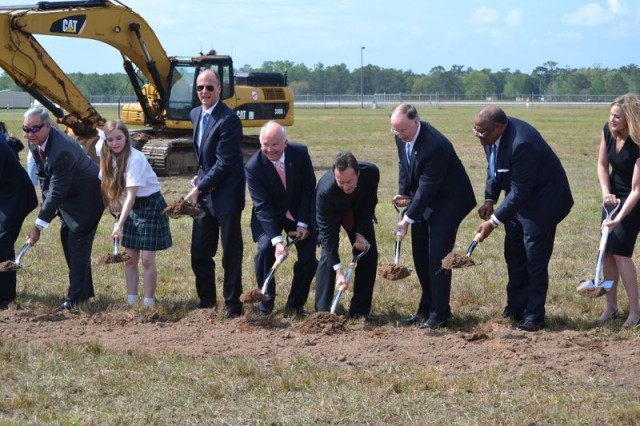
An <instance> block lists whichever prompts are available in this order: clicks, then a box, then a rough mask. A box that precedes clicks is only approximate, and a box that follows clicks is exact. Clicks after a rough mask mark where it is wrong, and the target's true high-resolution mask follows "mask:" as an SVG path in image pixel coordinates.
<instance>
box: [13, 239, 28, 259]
mask: <svg viewBox="0 0 640 426" xmlns="http://www.w3.org/2000/svg"><path fill="white" fill-rule="evenodd" d="M30 246H31V240H29V239H28V240H27V242H26V243H24V244H23V245H22V247H21V248H20V251H19V252H18V255H17V256H16V260H14V261H13V263H15V264H16V265H20V260H22V256H23V255H24V254H25V253H26V252H27V250H28V249H29V247H30Z"/></svg>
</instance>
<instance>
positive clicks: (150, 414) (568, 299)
mask: <svg viewBox="0 0 640 426" xmlns="http://www.w3.org/2000/svg"><path fill="white" fill-rule="evenodd" d="M478 108H479V107H475V106H468V107H466V106H446V107H440V108H436V107H425V108H421V109H420V110H419V111H420V114H421V118H422V119H423V120H427V121H429V122H431V124H433V125H434V126H435V127H436V128H437V129H438V130H440V131H441V132H442V133H444V134H445V135H446V136H447V137H448V138H449V139H450V140H451V141H452V142H453V144H454V145H455V148H456V150H457V152H458V155H459V156H460V157H461V159H462V161H463V163H464V165H465V167H466V168H467V171H468V173H469V175H470V177H471V180H472V183H473V186H474V189H475V192H476V197H477V199H478V201H479V202H481V201H482V199H483V188H484V176H485V173H486V159H485V157H484V154H483V151H482V149H481V147H480V144H479V142H478V141H477V139H476V138H475V137H473V134H472V132H471V126H472V120H473V116H474V114H475V112H476V111H477V109H478ZM505 110H506V112H507V114H509V115H513V116H516V117H518V118H521V119H524V120H526V121H528V122H530V123H531V124H533V125H534V126H535V127H536V128H537V129H538V130H539V131H540V132H541V133H542V135H543V136H544V137H545V138H546V139H547V141H548V142H549V143H550V144H551V145H552V147H553V148H554V150H555V151H556V152H557V153H558V155H559V157H560V158H561V160H562V162H563V164H564V166H565V168H566V170H567V173H568V175H569V179H570V182H571V187H572V191H573V196H574V199H575V204H574V207H573V210H572V212H571V214H570V215H569V216H568V217H567V218H566V219H565V220H564V221H563V222H562V223H561V225H560V226H559V228H558V232H557V238H556V245H555V252H554V256H553V258H552V261H551V264H550V280H551V284H550V289H549V294H548V298H547V323H548V329H549V330H552V331H553V330H554V329H559V328H562V327H570V328H572V329H578V330H586V329H590V328H592V327H593V321H594V319H596V318H597V317H598V316H599V314H600V311H601V309H602V306H603V300H601V299H600V300H597V301H594V300H591V299H582V298H579V297H577V296H576V291H575V286H576V284H577V283H578V282H579V281H580V280H582V279H587V278H592V276H593V273H594V268H595V260H596V252H597V246H598V241H599V238H600V235H599V229H598V227H599V217H600V199H601V194H600V189H599V185H598V182H597V176H596V168H595V166H596V156H597V149H598V143H599V140H600V133H601V129H602V126H603V124H604V122H605V121H606V120H607V118H608V106H606V105H601V106H588V107H573V108H571V107H558V108H544V107H538V106H535V107H533V108H530V109H526V108H524V107H522V106H518V105H507V106H505ZM101 112H102V113H103V114H104V115H105V116H106V117H107V118H114V114H115V112H114V111H112V110H109V109H103V110H102V111H101ZM0 120H3V121H5V122H7V124H8V127H9V129H10V130H13V131H17V130H18V129H20V126H21V123H22V111H6V112H2V113H0ZM389 127H390V126H389V120H388V110H384V109H377V110H358V109H349V110H344V109H336V110H321V109H319V110H297V111H296V123H295V125H294V126H293V127H292V128H290V129H289V130H288V132H289V134H288V136H289V140H292V141H297V142H302V143H305V144H307V145H308V147H309V150H310V153H311V157H312V160H313V162H314V166H315V168H316V173H317V176H318V177H319V176H321V175H322V174H323V173H324V172H325V171H326V170H327V169H328V168H329V167H330V165H331V163H332V160H333V157H334V156H335V154H336V153H337V152H338V151H340V150H350V151H352V152H353V153H354V154H355V156H356V157H357V158H358V159H359V160H365V161H371V162H374V163H376V164H377V165H378V167H379V168H380V171H381V182H380V188H379V194H378V195H379V200H380V203H379V205H378V208H377V217H378V220H379V224H378V226H377V228H376V231H377V239H378V247H379V251H380V262H379V263H380V264H383V263H389V262H392V261H393V254H394V240H393V235H392V229H393V225H394V224H395V222H396V219H397V213H396V211H395V209H394V208H393V206H392V205H391V203H390V200H391V198H392V197H393V195H394V194H395V193H396V191H397V177H398V171H397V158H396V151H395V145H394V143H393V138H392V134H391V133H390V131H389ZM21 158H22V160H23V161H24V160H25V159H26V153H25V152H23V153H22V154H21ZM189 178H190V177H189V176H179V177H171V178H163V179H162V182H163V192H164V194H165V198H166V199H167V201H168V202H170V201H172V200H175V199H177V198H179V197H180V196H183V195H186V193H187V192H188V191H189ZM247 205H248V206H247V208H246V209H245V211H244V213H243V223H244V225H245V226H244V231H243V232H244V242H245V249H244V251H245V256H244V260H243V277H244V285H245V288H248V287H249V286H252V285H254V280H253V276H254V274H253V255H254V253H255V246H254V244H253V242H252V241H251V234H250V231H249V227H248V223H249V217H250V198H249V197H248V195H247ZM34 218H35V212H34V213H32V215H31V216H30V217H29V218H27V220H26V221H25V225H24V229H23V231H24V232H23V233H24V234H26V232H27V230H28V228H29V227H30V226H31V224H32V223H33V220H34ZM479 223H480V219H479V218H478V216H477V213H476V211H475V210H474V211H473V212H471V213H470V214H469V216H468V217H467V218H466V219H465V221H464V222H463V224H462V225H461V228H460V230H459V233H458V241H457V244H456V250H458V251H460V252H463V251H464V250H466V248H467V246H468V244H469V243H470V242H471V238H472V237H473V233H474V230H475V228H476V227H477V225H478V224H479ZM112 224H113V220H112V219H111V217H110V216H108V215H107V214H105V216H104V217H103V220H102V222H101V223H100V227H99V229H98V233H97V236H96V240H95V243H94V248H93V252H94V258H95V257H96V255H98V254H101V253H107V252H109V251H110V250H111V239H110V237H109V235H110V232H111V228H112ZM58 226H59V221H57V220H56V221H55V222H54V224H53V229H51V230H46V231H44V232H43V236H42V238H41V240H40V242H39V243H38V245H37V246H36V247H35V248H33V249H31V250H30V251H29V252H28V253H27V255H26V259H25V261H26V263H27V264H28V265H29V267H28V268H26V269H25V270H24V271H21V272H20V277H19V281H18V300H17V305H18V307H19V308H21V309H32V310H43V311H44V310H50V309H52V308H53V307H55V306H57V303H58V302H59V300H60V298H61V297H62V296H63V295H65V292H66V289H67V276H66V265H65V264H64V259H63V257H62V252H61V248H60V245H59V241H58V234H57V229H58ZM171 229H172V234H173V239H174V246H173V247H172V248H171V249H169V250H167V251H166V252H162V253H159V254H158V268H159V271H158V277H159V278H158V291H157V300H158V307H157V309H158V310H159V311H161V312H162V314H163V315H165V316H166V317H169V318H173V319H174V320H179V319H180V318H181V317H183V316H184V315H185V314H186V313H187V312H189V311H190V310H192V309H193V308H195V305H196V303H197V299H196V295H195V288H194V285H193V276H192V273H191V268H190V261H189V242H190V229H191V222H190V221H189V220H186V219H180V220H172V222H171ZM502 241H503V233H502V232H501V231H498V232H494V233H493V234H492V235H491V237H490V238H489V239H488V240H487V241H485V242H483V243H482V244H480V246H479V247H478V248H477V249H476V251H475V252H474V258H476V260H477V261H480V262H481V263H482V265H480V266H477V267H473V268H468V269H466V270H463V271H460V272H455V273H454V277H453V290H452V309H453V312H454V318H453V321H452V327H451V331H449V332H450V333H455V332H456V331H460V330H467V329H469V328H471V327H472V324H477V323H479V322H482V321H486V320H488V319H491V318H496V317H499V316H500V313H501V312H502V309H503V307H504V303H505V292H504V286H505V283H506V268H505V265H504V261H503V257H502ZM19 243H22V240H19ZM347 245H348V243H347V242H346V240H345V241H343V244H342V249H343V250H342V252H343V256H344V258H345V259H346V258H348V257H349V255H348V254H347ZM409 247H410V244H409V242H407V243H406V244H403V252H402V260H403V263H407V264H411V263H412V261H411V254H410V250H409ZM216 262H217V263H218V264H220V253H219V254H218V256H217V257H216ZM289 268H290V264H288V263H285V264H284V265H283V266H282V268H281V271H282V272H280V271H279V274H280V273H282V274H283V275H286V274H289V273H290V269H289ZM217 272H218V282H221V278H222V271H221V268H218V271H217ZM94 280H95V282H96V293H97V297H96V298H95V300H94V301H93V302H92V303H91V304H90V306H88V307H87V308H86V309H87V310H88V311H89V312H90V313H92V312H101V311H105V310H113V309H122V310H124V309H126V307H125V306H123V301H124V300H125V298H126V291H125V286H124V276H123V274H114V273H108V272H106V271H105V269H100V268H95V269H94ZM218 290H219V293H221V292H220V290H221V289H220V288H218ZM218 298H219V300H222V296H221V294H219V296H218ZM418 298H419V284H418V282H417V279H416V277H415V274H413V275H412V276H410V277H409V278H407V279H406V280H403V281H402V282H398V283H397V284H391V285H390V284H389V283H388V282H384V280H378V283H377V284H376V290H375V293H374V301H373V311H372V314H373V315H375V316H378V317H380V318H384V319H385V320H387V321H389V322H393V321H397V320H398V319H399V318H401V317H404V316H407V315H409V314H412V313H413V312H414V311H415V308H416V304H417V300H418ZM282 299H283V298H280V300H278V302H277V305H276V308H277V309H278V308H282V303H283V300H282ZM620 306H621V307H622V308H623V310H625V311H626V295H625V293H624V291H622V292H620ZM312 308H313V289H312V293H311V296H310V298H309V301H308V303H307V309H308V310H310V311H311V310H312ZM0 327H3V325H2V324H0ZM602 333H603V334H604V335H606V336H608V337H609V338H610V339H611V340H620V339H628V338H632V337H634V336H635V334H634V333H636V334H637V331H618V330H615V329H607V330H603V331H602ZM170 349H171V348H167V353H166V354H159V355H157V356H155V357H154V356H148V355H146V356H142V355H136V354H122V353H117V352H109V351H104V350H103V349H102V348H101V347H100V346H99V345H96V346H84V347H78V348H74V347H64V346H55V345H54V346H46V347H41V346H38V345H33V346H31V345H27V344H18V343H17V342H15V341H13V340H11V339H6V340H0V367H1V369H0V371H1V372H0V395H3V394H4V395H7V396H5V397H4V398H2V397H0V424H10V423H22V424H39V423H54V424H104V423H126V424H129V423H135V424H164V423H181V424H182V423H184V424H189V423H209V422H210V423H216V424H307V423H311V422H314V421H315V422H318V423H336V424H384V423H389V424H452V423H453V424H456V423H464V424H521V423H528V424H539V423H570V424H590V423H593V420H594V419H595V420H596V421H595V423H623V424H633V423H636V422H637V421H638V419H640V411H639V410H638V405H637V397H638V396H640V395H639V394H638V392H637V390H634V392H633V393H631V394H629V393H627V391H625V390H623V389H620V390H617V391H616V393H615V395H616V397H617V399H616V400H615V401H614V402H612V405H609V406H608V407H607V408H603V406H602V400H601V399H600V398H601V395H600V394H599V390H598V388H597V386H596V385H595V384H594V383H593V382H591V381H589V380H588V379H586V380H584V381H580V382H566V381H564V380H561V379H558V380H557V381H551V382H549V381H547V380H545V379H544V378H542V377H541V376H540V375H538V374H536V372H529V373H527V374H525V375H523V376H522V377H520V378H519V379H520V381H519V382H518V384H517V385H516V384H515V382H514V381H513V378H512V377H511V373H510V372H509V371H508V370H504V371H503V370H491V371H485V372H480V373H463V372H460V373H459V374H457V375H455V376H454V377H450V376H446V375H443V374H442V373H440V372H439V371H438V370H437V369H435V368H434V369H426V370H425V369H418V370H416V369H411V368H409V367H405V366H402V367H395V366H393V365H388V366H384V367H380V368H378V369H376V370H373V371H360V370H358V369H357V368H350V369H346V370H340V371H337V370H334V369H332V368H329V367H327V366H323V365H316V364H314V363H312V362H311V361H310V360H308V359H305V358H301V359H299V360H298V362H296V363H294V364H292V365H288V364H287V365H277V366H276V367H275V372H274V371H273V370H272V371H271V373H270V374H267V373H265V372H264V371H262V370H261V369H260V366H259V365H258V364H256V363H255V362H254V361H252V360H251V359H241V358H234V359H222V360H220V359H206V360H202V359H191V358H188V357H182V356H175V355H172V354H171V350H170ZM445 352H446V348H443V354H444V353H445ZM612 362H613V361H612ZM615 362H619V361H618V360H617V361H615ZM620 362H621V361H620ZM132 368H134V369H135V371H134V370H132ZM96 370H98V371H100V372H101V373H100V374H98V375H96ZM629 374H637V372H635V371H630V372H629ZM274 375H276V376H277V380H275V379H274ZM296 377H304V380H302V381H297V379H295V378H296ZM425 382H428V383H429V385H428V386H426V387H425V384H424V383H425ZM60 384H63V385H62V386H61V385H60ZM71 384H74V385H73V386H76V387H82V388H89V389H92V391H90V392H83V393H74V392H73V389H72V388H73V386H71ZM69 386H71V388H70V387H69ZM194 387H198V389H195V388H194ZM327 388H331V389H335V394H333V395H334V397H335V398H338V399H340V404H339V407H340V408H336V407H333V408H330V404H328V403H327V402H326V401H325V399H324V396H325V395H326V389H327ZM383 390H384V391H383ZM532 394H535V395H536V398H540V399H541V401H540V400H539V401H537V402H536V403H535V404H533V405H531V404H529V403H528V401H527V399H526V398H528V396H529V395H532ZM335 395H339V396H335ZM576 395H578V396H579V397H578V400H579V403H577V404H576V403H575V401H569V400H568V399H571V398H575V397H576ZM612 399H613V397H607V400H608V401H611V400H612ZM238 401H242V402H243V403H244V404H249V405H253V406H255V405H260V406H264V410H262V411H259V414H257V415H256V417H251V418H247V417H244V415H243V413H242V412H238V408H237V406H238V405H239V402H238ZM325 403H327V406H326V407H325V406H324V405H323V404H325ZM269 404H273V407H268V406H269ZM43 406H44V407H45V408H43ZM229 406H235V410H230V411H228V412H227V414H226V415H227V417H220V415H221V412H222V411H224V410H223V408H221V407H227V408H228V407H229ZM540 406H542V407H548V408H549V410H550V412H544V413H543V412H541V411H540V408H539V407H540ZM594 406H595V407H598V408H602V411H600V412H599V414H598V415H597V416H595V417H593V416H590V415H588V414H587V413H588V412H589V410H592V409H593V408H594ZM536 407H537V408H536ZM551 407H554V408H553V409H551ZM576 411H577V412H576ZM184 412H190V413H192V414H191V416H188V415H184ZM229 413H232V414H229ZM480 413H483V414H482V415H480Z"/></svg>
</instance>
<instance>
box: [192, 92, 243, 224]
mask: <svg viewBox="0 0 640 426" xmlns="http://www.w3.org/2000/svg"><path fill="white" fill-rule="evenodd" d="M201 114H202V106H199V107H197V108H194V109H193V110H191V122H192V123H193V129H194V131H193V136H194V140H193V144H194V148H195V152H196V155H197V157H198V164H199V167H198V189H199V190H200V192H202V194H201V197H200V200H201V203H203V204H204V207H205V208H206V209H207V210H208V211H209V213H210V214H211V215H212V216H216V217H217V216H224V215H228V214H233V213H238V212H241V211H242V209H243V208H244V203H245V198H244V192H245V175H244V163H243V157H242V124H241V123H240V119H239V118H238V116H237V115H236V114H235V113H234V112H233V111H232V110H231V109H230V108H229V107H228V106H227V105H225V104H224V103H223V102H222V101H218V103H217V104H216V105H215V107H214V108H213V111H212V112H211V118H209V121H207V126H206V128H205V130H204V132H203V135H202V142H201V146H200V148H198V146H197V140H198V139H197V138H198V127H199V124H200V116H201Z"/></svg>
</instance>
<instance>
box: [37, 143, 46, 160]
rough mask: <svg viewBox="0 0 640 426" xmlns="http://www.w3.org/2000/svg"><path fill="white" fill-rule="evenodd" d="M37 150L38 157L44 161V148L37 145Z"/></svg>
mask: <svg viewBox="0 0 640 426" xmlns="http://www.w3.org/2000/svg"><path fill="white" fill-rule="evenodd" d="M38 151H39V152H40V158H42V161H44V160H45V158H46V155H45V153H44V149H42V147H41V146H39V147H38Z"/></svg>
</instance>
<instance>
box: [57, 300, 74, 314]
mask: <svg viewBox="0 0 640 426" xmlns="http://www.w3.org/2000/svg"><path fill="white" fill-rule="evenodd" d="M76 305H77V303H75V302H74V301H73V300H71V299H65V300H63V301H62V303H60V306H58V309H57V310H58V311H70V310H71V309H73V308H74V307H75V306H76Z"/></svg>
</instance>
